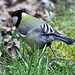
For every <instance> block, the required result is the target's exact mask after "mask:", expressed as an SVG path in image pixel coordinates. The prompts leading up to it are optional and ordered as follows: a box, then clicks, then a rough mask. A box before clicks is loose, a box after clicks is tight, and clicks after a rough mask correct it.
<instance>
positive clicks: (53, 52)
mask: <svg viewBox="0 0 75 75" xmlns="http://www.w3.org/2000/svg"><path fill="white" fill-rule="evenodd" d="M49 47H50V48H51V50H52V52H53V54H54V55H55V57H56V59H62V57H58V56H57V55H56V54H55V52H54V50H53V48H52V46H51V45H50V46H49Z"/></svg>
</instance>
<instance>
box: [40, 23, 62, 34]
mask: <svg viewBox="0 0 75 75" xmlns="http://www.w3.org/2000/svg"><path fill="white" fill-rule="evenodd" d="M41 29H42V30H43V32H44V33H46V34H56V35H62V34H61V33H59V32H57V31H56V30H54V29H53V28H52V27H51V26H50V25H48V24H42V25H41Z"/></svg>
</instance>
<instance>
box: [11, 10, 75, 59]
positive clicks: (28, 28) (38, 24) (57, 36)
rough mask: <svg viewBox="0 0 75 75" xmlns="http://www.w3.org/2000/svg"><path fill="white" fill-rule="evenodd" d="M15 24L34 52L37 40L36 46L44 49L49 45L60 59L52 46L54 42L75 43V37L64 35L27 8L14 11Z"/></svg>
mask: <svg viewBox="0 0 75 75" xmlns="http://www.w3.org/2000/svg"><path fill="white" fill-rule="evenodd" d="M12 20H13V25H14V26H15V28H16V30H17V32H18V33H19V34H20V36H22V37H23V38H25V37H26V43H27V44H28V45H29V46H30V47H31V49H32V50H33V52H34V43H35V40H36V48H38V47H39V49H43V48H44V46H45V44H47V46H49V47H50V48H51V50H52V52H53V54H54V55H55V57H56V59H59V58H60V57H58V56H57V55H56V53H55V52H54V50H53V48H52V43H53V41H55V40H58V41H61V42H64V43H65V44H66V45H72V44H73V43H75V39H72V38H68V37H64V36H62V34H61V33H60V32H58V31H56V30H55V29H53V28H52V27H51V25H49V24H47V23H46V22H45V21H44V20H41V19H38V18H36V17H33V16H31V15H29V14H28V13H27V12H26V11H25V10H21V9H20V10H16V11H14V12H13V13H12Z"/></svg>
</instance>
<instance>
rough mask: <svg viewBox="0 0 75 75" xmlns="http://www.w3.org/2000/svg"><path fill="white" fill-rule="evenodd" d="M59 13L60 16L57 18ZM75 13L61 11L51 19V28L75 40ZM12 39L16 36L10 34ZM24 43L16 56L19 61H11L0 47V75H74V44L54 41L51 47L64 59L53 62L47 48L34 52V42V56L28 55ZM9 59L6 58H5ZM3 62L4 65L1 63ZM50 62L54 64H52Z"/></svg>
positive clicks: (52, 57) (3, 48)
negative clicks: (0, 54)
mask: <svg viewBox="0 0 75 75" xmlns="http://www.w3.org/2000/svg"><path fill="white" fill-rule="evenodd" d="M60 13H61V15H62V16H59V15H60ZM74 16H75V13H70V12H69V10H67V11H66V10H65V9H64V10H62V12H61V10H60V11H59V13H58V14H57V15H56V17H54V18H53V19H52V23H51V22H49V24H51V26H52V27H53V28H55V29H56V30H59V31H62V32H64V36H67V37H69V38H73V39H75V36H74V34H75V17H74ZM12 34H13V35H12V36H13V37H14V36H15V35H16V34H14V33H12ZM25 45H26V42H22V43H21V46H20V50H21V51H18V50H17V54H18V55H19V56H20V58H21V59H18V57H17V58H16V59H13V58H12V57H11V56H10V55H9V54H8V53H7V52H6V48H5V47H4V46H3V47H2V46H1V45H0V50H1V52H2V54H3V55H2V56H3V57H2V58H0V68H1V69H2V70H1V71H0V75H75V44H73V45H68V46H67V45H65V44H64V43H61V42H59V41H54V42H53V44H52V46H53V49H54V50H55V53H56V54H57V55H58V56H62V57H64V59H62V60H55V57H54V55H53V53H52V51H51V49H50V48H49V47H46V45H45V46H44V48H43V50H39V49H38V50H36V41H35V46H34V54H33V55H32V56H30V55H29V51H28V50H27V49H26V46H25ZM6 55H7V56H9V57H7V56H6ZM3 62H4V63H3ZM52 62H54V63H53V64H52Z"/></svg>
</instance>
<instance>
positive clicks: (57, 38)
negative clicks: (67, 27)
mask: <svg viewBox="0 0 75 75" xmlns="http://www.w3.org/2000/svg"><path fill="white" fill-rule="evenodd" d="M54 40H58V41H62V42H64V43H65V44H67V45H70V44H73V43H75V39H71V38H67V37H63V36H55V35H54Z"/></svg>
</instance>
